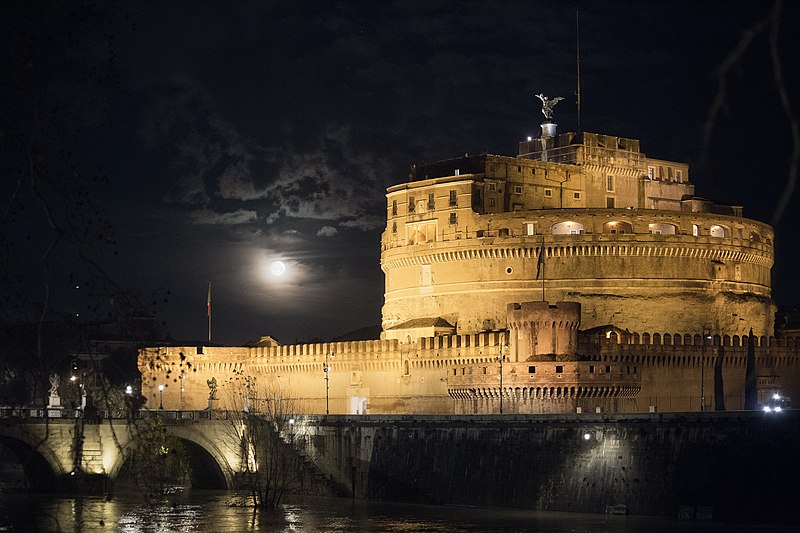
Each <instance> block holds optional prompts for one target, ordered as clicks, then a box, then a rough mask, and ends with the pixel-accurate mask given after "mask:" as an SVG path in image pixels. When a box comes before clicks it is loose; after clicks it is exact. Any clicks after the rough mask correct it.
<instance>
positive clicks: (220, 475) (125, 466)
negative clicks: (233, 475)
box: [112, 432, 232, 490]
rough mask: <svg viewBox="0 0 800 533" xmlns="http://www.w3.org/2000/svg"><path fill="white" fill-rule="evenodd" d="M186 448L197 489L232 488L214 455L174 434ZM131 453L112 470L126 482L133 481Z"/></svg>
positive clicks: (126, 454)
mask: <svg viewBox="0 0 800 533" xmlns="http://www.w3.org/2000/svg"><path fill="white" fill-rule="evenodd" d="M169 433H170V434H172V435H173V436H175V437H177V439H178V440H179V441H180V443H181V444H182V445H183V447H184V449H185V450H186V457H187V459H188V460H189V469H190V473H191V475H190V481H189V482H190V484H191V487H192V488H195V489H215V490H225V489H229V488H232V483H231V481H230V480H229V478H228V476H225V473H224V472H223V469H222V467H221V466H220V464H219V463H218V462H217V460H216V459H215V458H214V456H213V455H212V454H211V453H210V452H209V451H208V450H206V449H205V448H204V447H203V446H201V445H200V444H198V443H197V442H194V441H192V440H189V439H186V438H183V437H180V436H177V435H174V434H173V433H172V432H169ZM130 457H131V454H130V453H125V454H124V460H123V461H122V462H121V463H120V464H119V465H117V468H116V469H115V470H116V471H114V472H112V477H115V478H116V479H118V480H119V481H121V482H123V483H126V482H130V481H132V479H131V478H130V469H131V462H130Z"/></svg>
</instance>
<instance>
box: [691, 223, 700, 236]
mask: <svg viewBox="0 0 800 533" xmlns="http://www.w3.org/2000/svg"><path fill="white" fill-rule="evenodd" d="M698 235H700V226H698V225H697V224H692V236H694V237H697V236H698Z"/></svg>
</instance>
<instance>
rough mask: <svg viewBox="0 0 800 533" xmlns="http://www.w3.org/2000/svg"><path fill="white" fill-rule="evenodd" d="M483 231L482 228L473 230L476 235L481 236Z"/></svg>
mask: <svg viewBox="0 0 800 533" xmlns="http://www.w3.org/2000/svg"><path fill="white" fill-rule="evenodd" d="M484 233H485V232H484V231H483V230H482V229H479V230H478V231H476V232H475V236H476V237H483V235H484Z"/></svg>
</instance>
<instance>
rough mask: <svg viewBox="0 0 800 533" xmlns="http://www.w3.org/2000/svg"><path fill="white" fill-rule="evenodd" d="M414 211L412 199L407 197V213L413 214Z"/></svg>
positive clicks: (414, 206)
mask: <svg viewBox="0 0 800 533" xmlns="http://www.w3.org/2000/svg"><path fill="white" fill-rule="evenodd" d="M415 210H416V205H415V204H414V197H413V196H409V197H408V212H409V213H413V212H414V211H415Z"/></svg>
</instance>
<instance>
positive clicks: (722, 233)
mask: <svg viewBox="0 0 800 533" xmlns="http://www.w3.org/2000/svg"><path fill="white" fill-rule="evenodd" d="M709 235H711V236H712V237H715V238H718V239H730V238H731V230H730V229H729V228H727V227H725V226H720V225H717V224H715V225H713V226H711V229H710V230H709Z"/></svg>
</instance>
